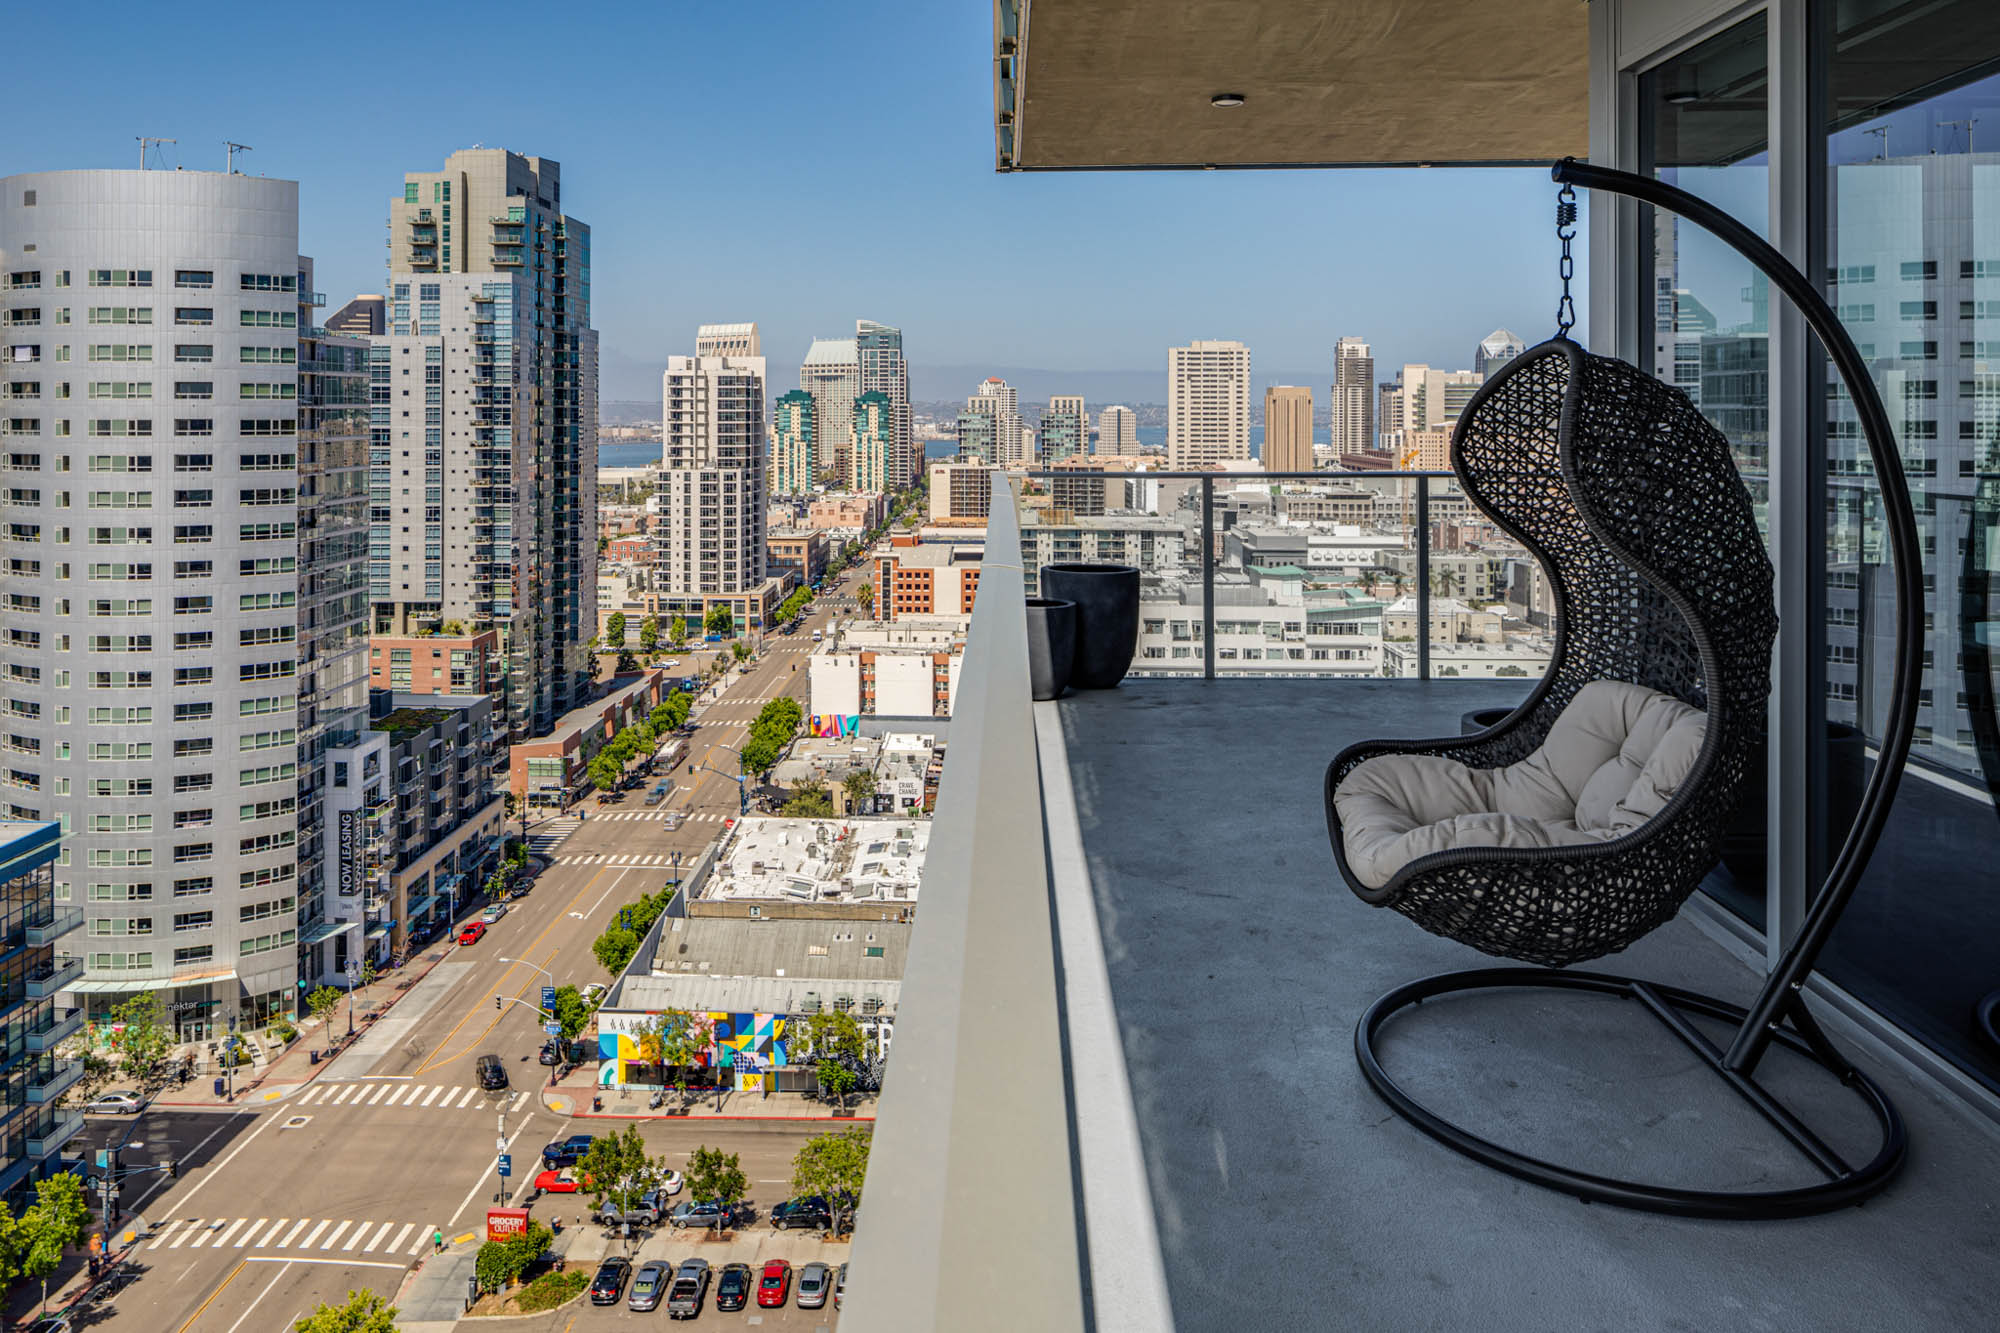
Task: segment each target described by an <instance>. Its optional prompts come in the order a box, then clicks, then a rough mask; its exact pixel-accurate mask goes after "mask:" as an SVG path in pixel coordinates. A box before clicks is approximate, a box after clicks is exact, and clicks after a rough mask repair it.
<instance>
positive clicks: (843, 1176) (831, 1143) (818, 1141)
mask: <svg viewBox="0 0 2000 1333" xmlns="http://www.w3.org/2000/svg"><path fill="white" fill-rule="evenodd" d="M873 1138H874V1135H873V1134H872V1133H871V1132H870V1130H869V1129H867V1128H866V1127H864V1126H861V1125H856V1126H854V1127H853V1128H851V1129H845V1130H839V1131H837V1132H834V1133H831V1134H818V1135H815V1136H813V1137H812V1138H810V1139H807V1140H806V1142H805V1144H804V1146H803V1147H801V1148H800V1149H799V1150H798V1152H797V1154H795V1155H794V1156H793V1158H792V1197H793V1198H801V1197H803V1196H806V1195H811V1194H817V1195H819V1196H820V1197H821V1198H823V1199H825V1200H826V1203H827V1208H828V1210H829V1211H830V1212H831V1213H832V1214H833V1224H834V1230H835V1232H836V1234H837V1233H838V1232H840V1231H841V1230H844V1229H845V1226H846V1224H847V1221H848V1219H849V1218H851V1217H853V1216H854V1210H855V1208H857V1207H859V1206H860V1203H861V1183H862V1181H863V1180H865V1179H866V1178H867V1176H868V1147H869V1144H870V1143H871V1142H872V1141H873Z"/></svg>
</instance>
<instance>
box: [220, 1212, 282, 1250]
mask: <svg viewBox="0 0 2000 1333" xmlns="http://www.w3.org/2000/svg"><path fill="white" fill-rule="evenodd" d="M270 1220H271V1219H270V1218H268V1217H260V1218H258V1219H257V1220H256V1221H255V1222H252V1223H251V1224H250V1227H249V1229H248V1230H247V1231H245V1232H244V1233H243V1239H241V1240H239V1241H237V1242H236V1248H237V1249H239V1250H240V1249H242V1248H243V1247H244V1246H246V1245H248V1244H249V1243H250V1238H251V1237H252V1236H255V1235H256V1234H257V1228H258V1227H261V1226H263V1225H264V1224H265V1223H266V1222H268V1221H270ZM229 1229H230V1230H231V1231H234V1230H236V1228H235V1227H231V1228H229ZM216 1244H217V1245H220V1244H222V1242H221V1241H217V1242H216Z"/></svg>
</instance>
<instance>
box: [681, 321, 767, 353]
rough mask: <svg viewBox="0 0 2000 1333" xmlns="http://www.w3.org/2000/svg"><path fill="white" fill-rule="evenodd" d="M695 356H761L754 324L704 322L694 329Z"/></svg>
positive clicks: (760, 343)
mask: <svg viewBox="0 0 2000 1333" xmlns="http://www.w3.org/2000/svg"><path fill="white" fill-rule="evenodd" d="M694 354H695V355H696V356H762V355H764V347H763V344H762V342H761V341H760V340H759V339H758V337H757V326H756V325H755V324H704V325H702V326H701V327H700V328H698V329H696V330H695V331H694Z"/></svg>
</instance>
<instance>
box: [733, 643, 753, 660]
mask: <svg viewBox="0 0 2000 1333" xmlns="http://www.w3.org/2000/svg"><path fill="white" fill-rule="evenodd" d="M729 651H730V652H731V653H732V654H734V655H735V657H736V660H737V661H739V662H741V661H742V660H743V659H744V658H746V657H748V656H750V645H749V644H747V643H745V642H743V640H741V639H738V640H737V641H736V642H734V643H732V644H730V645H729Z"/></svg>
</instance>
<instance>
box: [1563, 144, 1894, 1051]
mask: <svg viewBox="0 0 2000 1333" xmlns="http://www.w3.org/2000/svg"><path fill="white" fill-rule="evenodd" d="M1550 175H1551V176H1552V177H1553V178H1554V179H1555V180H1556V181H1557V182H1559V183H1562V184H1568V185H1579V186H1582V187H1584V188H1585V189H1590V190H1599V191H1603V192H1605V193H1608V194H1618V195H1624V196H1625V197H1627V198H1630V199H1637V200H1638V201H1640V202H1641V203H1645V204H1651V205H1652V206H1653V207H1655V208H1662V209H1665V210H1666V211H1667V212H1669V213H1673V214H1675V215H1677V216H1679V217H1683V218H1686V219H1687V220H1688V221H1690V222H1693V223H1696V224H1698V225H1699V226H1701V227H1704V228H1706V229H1707V230H1708V231H1710V232H1712V233H1713V234H1714V235H1715V236H1716V237H1717V238H1718V239H1719V240H1721V241H1723V242H1724V243H1725V244H1727V245H1728V246H1730V248H1732V249H1734V250H1735V251H1736V252H1737V253H1738V254H1740V255H1742V256H1743V257H1744V258H1745V259H1747V260H1749V261H1750V263H1751V264H1752V265H1754V266H1755V267H1756V268H1757V270H1758V271H1759V272H1760V273H1762V274H1763V275H1764V276H1765V277H1767V278H1769V279H1770V280H1771V285H1772V286H1774V287H1776V288H1777V289H1778V290H1779V291H1781V292H1783V293H1784V294H1785V295H1786V296H1787V297H1788V298H1790V300H1791V302H1792V304H1793V305H1794V306H1796V307H1797V308H1798V311H1799V313H1800V315H1802V316H1803V317H1804V319H1805V321H1806V323H1807V324H1809V325H1810V326H1811V327H1812V331H1813V333H1814V334H1816V335H1817V336H1818V338H1819V340H1820V344H1821V345H1822V346H1823V347H1825V348H1826V353H1827V356H1828V357H1829V358H1831V359H1832V361H1833V364H1834V366H1835V368H1836V369H1838V370H1839V372H1840V377H1841V379H1842V380H1844V381H1845V382H1846V384H1847V392H1848V395H1849V397H1851V398H1852V399H1853V400H1854V406H1855V410H1856V411H1857V412H1858V413H1859V414H1860V417H1861V430H1862V433H1863V435H1865V436H1866V437H1867V440H1868V455H1869V457H1870V459H1872V460H1873V462H1874V465H1875V477H1876V480H1877V482H1879V483H1880V485H1881V487H1882V517H1883V519H1884V521H1885V522H1886V524H1887V526H1888V532H1889V551H1890V555H1891V558H1892V565H1893V573H1894V576H1895V586H1896V622H1895V623H1896V636H1895V672H1894V675H1893V676H1892V677H1891V681H1890V686H1889V711H1888V717H1887V720H1886V721H1885V722H1884V723H1883V727H1882V737H1881V744H1880V749H1879V751H1878V753H1877V758H1876V762H1875V769H1874V771H1873V772H1872V773H1870V774H1869V775H1868V785H1867V787H1866V788H1865V789H1864V790H1863V792H1862V794H1861V804H1860V809H1859V811H1858V813H1857V814H1856V816H1855V820H1854V826H1853V827H1852V828H1851V829H1849V830H1848V834H1847V840H1846V841H1845V842H1844V843H1842V844H1841V847H1840V854H1839V856H1837V857H1836V858H1835V859H1834V863H1833V868H1832V869H1831V870H1829V871H1828V872H1827V877H1826V883H1825V884H1824V885H1823V886H1821V888H1820V891H1819V894H1818V896H1817V897H1815V898H1814V899H1813V902H1812V906H1811V907H1810V908H1808V909H1807V911H1806V918H1805V921H1804V923H1803V924H1802V925H1801V926H1800V928H1799V933H1798V934H1797V935H1796V936H1794V937H1793V939H1792V942H1791V943H1790V944H1789V945H1787V946H1786V947H1785V952H1784V955H1783V957H1781V958H1780V959H1779V960H1778V965H1777V966H1776V967H1775V968H1773V969H1772V971H1771V974H1770V976H1769V977H1768V978H1767V979H1766V980H1765V982H1764V988H1763V989H1762V990H1761V991H1759V992H1758V994H1757V1000H1756V1003H1755V1004H1753V1005H1752V1006H1751V1007H1750V1011H1749V1016H1748V1017H1747V1018H1746V1019H1745V1020H1744V1021H1743V1026H1742V1027H1741V1028H1739V1029H1738V1030H1737V1033H1736V1037H1735V1040H1734V1041H1732V1042H1731V1043H1730V1046H1729V1052H1728V1055H1727V1056H1726V1057H1725V1058H1724V1064H1725V1065H1726V1066H1727V1067H1728V1068H1730V1069H1732V1070H1735V1071H1737V1072H1739V1073H1747V1072H1749V1071H1751V1070H1754V1069H1755V1068H1756V1067H1757V1062H1758V1061H1759V1060H1760V1059H1761V1058H1762V1057H1763V1055H1764V1052H1765V1050H1766V1049H1767V1048H1768V1047H1769V1046H1770V1043H1771V1036H1772V1033H1773V1031H1774V1030H1775V1029H1776V1028H1777V1026H1778V1024H1779V1023H1781V1022H1782V1021H1783V1020H1784V1019H1785V1018H1786V1017H1787V1016H1788V1015H1790V1016H1793V1017H1794V1018H1795V1021H1797V1022H1798V1023H1799V1024H1800V1025H1801V1026H1802V1027H1804V1026H1807V1025H1810V1023H1811V1019H1810V1018H1809V1017H1807V1016H1806V1015H1805V1011H1804V1010H1803V1009H1802V1008H1799V1007H1798V999H1799V994H1800V992H1801V990H1802V989H1803V987H1804V985H1805V981H1806V978H1807V977H1808V976H1809V975H1810V974H1811V973H1812V970H1813V966H1814V964H1816V963H1817V962H1818V961H1819V954H1820V950H1821V949H1823V948H1825V947H1826V941H1827V938H1828V937H1829V936H1830V935H1831V934H1832V933H1833V928H1834V925H1835V924H1836V923H1837V922H1839V920H1840V914H1841V913H1842V912H1843V911H1845V910H1846V907H1847V902H1848V899H1850V898H1852V897H1853V896H1854V890H1855V887H1856V886H1857V885H1858V884H1859V883H1860V881H1861V872H1862V871H1863V870H1864V869H1866V868H1867V865H1868V858H1869V856H1870V855H1872V854H1873V852H1874V850H1875V844H1876V843H1877V842H1878V841H1879V840H1880V839H1881V837H1882V829H1883V826H1884V825H1885V824H1886V823H1887V822H1888V819H1889V807H1890V805H1891V804H1892V803H1893V802H1894V800H1895V797H1896V786H1897V784H1898V783H1899V782H1900V781H1901V780H1902V776H1903V764H1904V762H1905V761H1906V760H1907V759H1908V758H1909V754H1910V739H1911V736H1912V735H1913V733H1914V731H1915V729H1916V721H1917V691H1918V688H1919V686H1920V685H1921V676H1920V670H1919V664H1920V659H1921V654H1922V648H1923V643H1922V639H1921V630H1920V629H1919V626H1920V625H1921V623H1922V622H1921V620H1920V619H1919V610H1920V608H1921V607H1922V606H1923V580H1922V570H1921V557H1920V555H1919V548H1918V543H1917V519H1916V514H1915V512H1914V511H1913V510H1912V508H1911V506H1910V488H1909V483H1908V482H1907V481H1906V480H1905V478H1904V476H1903V460H1902V456H1901V455H1900V454H1899V453H1898V452H1897V450H1896V439H1895V435H1894V433H1893V432H1892V430H1891V429H1890V426H1889V414H1888V412H1887V411H1886V410H1884V408H1883V406H1882V397H1881V395H1880V394H1879V393H1877V392H1876V389H1875V381H1874V380H1873V379H1871V378H1869V375H1868V366H1867V364H1866V363H1865V362H1864V361H1863V360H1862V358H1861V352H1860V349H1858V348H1856V347H1855V345H1854V340H1853V339H1852V338H1850V337H1848V336H1847V330H1846V329H1844V328H1842V327H1841V324H1840V320H1839V319H1838V318H1836V317H1835V315H1834V313H1833V310H1832V308H1831V307H1829V306H1828V305H1827V303H1826V300H1825V298H1824V297H1822V296H1821V295H1820V294H1819V292H1818V290H1816V289H1815V288H1814V287H1813V285H1812V284H1811V283H1810V282H1808V281H1807V280H1806V277H1805V275H1804V274H1802V273H1800V272H1799V271H1798V269H1796V268H1795V267H1793V266H1792V264H1791V263H1790V262H1789V261H1788V260H1786V258H1785V257H1784V256H1783V255H1781V254H1779V253H1778V252H1777V251H1776V250H1774V249H1773V248H1772V247H1771V246H1770V244H1769V243H1767V242H1766V241H1765V240H1764V239H1763V238H1762V237H1761V236H1758V235H1757V234H1756V233H1754V232H1752V231H1751V230H1750V229H1749V228H1748V227H1745V226H1744V225H1743V224H1742V223H1740V222H1738V221H1737V220H1736V219H1735V218H1733V217H1730V216H1729V215H1728V214H1727V213H1725V212H1723V211H1722V210H1721V209H1719V208H1717V207H1716V206H1715V205H1713V204H1711V203H1709V202H1708V201H1706V200H1704V199H1700V198H1697V197H1696V196H1694V195H1692V194H1689V193H1688V192H1687V191H1686V190H1683V189H1680V188H1678V187H1676V186H1672V185H1668V184H1667V183H1666V182H1664V181H1659V180H1654V179H1653V178H1651V177H1650V176H1640V175H1636V174H1634V173H1632V172H1629V171H1619V170H1616V169H1614V168H1611V167H1600V166H1593V165H1592V164H1590V163H1588V162H1578V161H1577V160H1575V159H1574V158H1564V159H1563V160H1562V161H1560V162H1558V163H1556V165H1555V167H1554V169H1553V170H1552V171H1551V172H1550Z"/></svg>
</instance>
